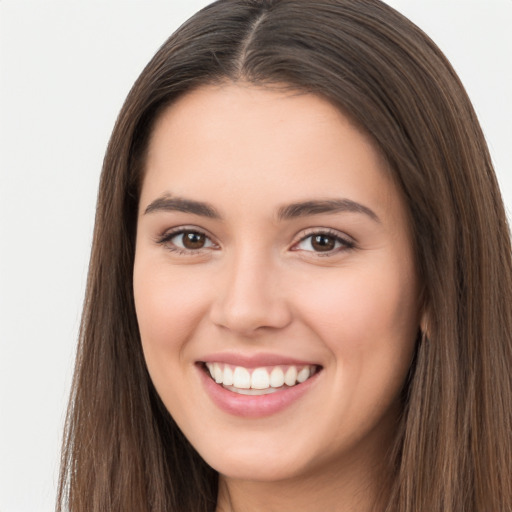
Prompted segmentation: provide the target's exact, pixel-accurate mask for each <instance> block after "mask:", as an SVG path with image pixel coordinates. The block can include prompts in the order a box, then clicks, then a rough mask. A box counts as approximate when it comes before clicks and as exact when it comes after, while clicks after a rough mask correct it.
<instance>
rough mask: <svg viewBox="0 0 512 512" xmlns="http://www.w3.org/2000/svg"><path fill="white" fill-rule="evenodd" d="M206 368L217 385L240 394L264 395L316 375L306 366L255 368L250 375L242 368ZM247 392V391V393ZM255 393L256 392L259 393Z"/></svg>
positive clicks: (213, 364) (214, 364)
mask: <svg viewBox="0 0 512 512" xmlns="http://www.w3.org/2000/svg"><path fill="white" fill-rule="evenodd" d="M206 367H207V368H208V371H209V373H210V375H211V377H212V379H213V380H214V381H215V382H216V383H217V384H222V385H223V386H224V387H226V388H228V389H230V390H231V391H235V392H240V393H241V394H249V395H254V394H264V393H263V391H265V393H267V392H270V391H272V390H276V389H277V388H282V387H283V386H284V385H285V384H286V386H289V387H290V386H295V384H297V383H299V384H301V383H302V382H305V381H306V380H308V379H309V378H310V377H311V376H312V375H314V374H315V373H316V370H317V368H316V366H314V365H308V366H302V367H299V368H300V370H297V367H296V366H286V367H285V368H284V369H283V368H282V367H281V366H274V367H273V368H272V370H270V368H268V367H266V368H255V369H254V370H252V373H251V371H250V370H248V369H247V368H244V367H243V366H236V367H232V366H229V365H227V364H223V363H210V362H209V363H206ZM248 390H249V391H248ZM261 390H263V391H262V392H261V393H257V391H261Z"/></svg>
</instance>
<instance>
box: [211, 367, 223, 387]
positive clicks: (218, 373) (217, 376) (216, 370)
mask: <svg viewBox="0 0 512 512" xmlns="http://www.w3.org/2000/svg"><path fill="white" fill-rule="evenodd" d="M213 375H214V377H213V378H214V380H215V382H216V383H217V384H222V381H223V377H224V372H223V371H222V368H221V367H220V365H218V364H217V363H215V364H214V365H213Z"/></svg>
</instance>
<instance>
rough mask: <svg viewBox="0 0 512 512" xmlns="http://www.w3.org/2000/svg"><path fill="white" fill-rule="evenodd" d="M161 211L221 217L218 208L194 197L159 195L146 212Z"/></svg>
mask: <svg viewBox="0 0 512 512" xmlns="http://www.w3.org/2000/svg"><path fill="white" fill-rule="evenodd" d="M159 211H166V212H171V211H177V212H183V213H193V214H194V215H200V216H201V217H208V218H210V219H220V218H221V216H220V214H219V213H218V212H217V210H216V209H215V208H214V207H213V206H211V205H209V204H208V203H203V202H201V201H193V200H192V199H184V198H182V197H171V196H163V197H159V198H158V199H155V200H154V201H153V202H151V203H150V204H149V206H148V207H147V208H146V209H145V210H144V214H147V213H153V212H159Z"/></svg>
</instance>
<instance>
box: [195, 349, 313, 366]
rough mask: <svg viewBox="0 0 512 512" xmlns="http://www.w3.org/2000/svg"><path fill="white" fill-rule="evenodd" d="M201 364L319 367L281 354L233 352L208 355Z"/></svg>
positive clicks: (202, 359)
mask: <svg viewBox="0 0 512 512" xmlns="http://www.w3.org/2000/svg"><path fill="white" fill-rule="evenodd" d="M198 362H201V363H225V364H230V365H232V366H243V367H244V368H259V367H262V366H280V365H282V366H288V365H294V366H307V365H317V366H320V365H319V364H318V363H316V362H314V361H306V360H301V359H296V358H294V357H289V356H286V355H281V354H270V353H259V354H236V353H231V352H217V353H214V354H208V355H206V356H204V357H203V358H201V359H200V360H199V361H198Z"/></svg>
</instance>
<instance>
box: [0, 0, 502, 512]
mask: <svg viewBox="0 0 512 512" xmlns="http://www.w3.org/2000/svg"><path fill="white" fill-rule="evenodd" d="M207 3H208V2H206V1H204V0H186V1H185V0H179V1H178V0H167V1H165V2H161V1H143V0H139V1H122V2H121V1H112V0H111V1H101V2H100V1H89V2H78V1H73V0H62V1H52V0H46V1H44V2H41V1H36V0H33V1H30V2H29V1H24V0H3V1H0V84H1V89H0V93H1V94H0V109H1V110H0V129H1V133H0V150H1V152H0V512H49V511H51V510H53V507H54V498H55V487H56V480H57V470H58V457H59V449H60V439H61V434H62V425H63V420H64V413H65V407H66V401H67V395H68V391H69V386H70V381H71V376H72V367H73V358H74V351H75V345H76V338H77V331H78V325H79V318H80V310H81V303H82V299H83V294H84V284H85V279H86V272H87V264H88V256H89V251H90V245H91V235H92V228H93V220H94V208H95V199H96V189H97V183H98V177H99V172H100V168H101V163H102V158H103V154H104V151H105V148H106V144H107V141H108V138H109V135H110V131H111V129H112V127H113V123H114V120H115V118H116V115H117V113H118V111H119V109H120V107H121V105H122V102H123V100H124V98H125V96H126V94H127V93H128V90H129V88H130V87H131V85H132V83H133V81H134V80H135V78H136V77H137V76H138V74H139V73H140V71H141V70H142V68H143V66H144V65H145V64H146V63H147V61H148V60H149V59H150V58H151V56H152V55H153V54H154V52H155V51H156V50H157V49H158V47H159V46H160V45H161V44H162V43H163V41H164V40H165V39H166V38H167V37H168V36H169V35H170V34H171V32H173V31H174V29H175V28H177V27H178V26H179V25H180V24H181V23H182V22H183V21H185V19H187V18H188V17H189V16H190V15H191V14H192V13H193V12H195V11H196V10H198V9H199V8H200V7H202V6H204V5H206V4H207ZM388 3H390V4H391V5H392V6H394V7H396V8H397V9H398V10H400V11H401V12H403V13H404V14H405V15H407V16H408V17H410V18H411V19H412V20H413V21H414V22H416V23H417V24H418V25H419V26H420V27H421V28H423V29H424V30H425V31H426V32H427V33H428V34H429V35H430V36H431V37H432V38H433V39H434V40H435V41H436V42H437V43H438V45H439V46H440V47H441V49H442V50H443V51H444V52H445V53H446V55H447V56H448V58H449V59H450V60H451V61H452V63H453V65H454V66H455V69H456V70H457V72H458V73H459V74H460V76H461V78H462V81H463V82H464V84H465V85H466V87H467V90H468V92H469V95H470V97H471V98H472V100H473V103H474V105H475V108H476V110H477V113H478V115H479V117H480V120H481V123H482V125H483V129H484V132H485V134H486V136H487V139H488V142H489V145H490V148H491V153H492V155H493V159H494V163H495V166H496V169H497V173H498V178H499V180H500V183H501V186H502V190H503V195H504V198H505V201H506V205H507V209H508V211H511V210H512V177H511V169H512V150H511V147H510V146H511V144H512V128H511V125H512V124H511V120H512V99H511V93H512V33H511V30H510V27H512V0H442V1H435V0H389V2H388Z"/></svg>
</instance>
